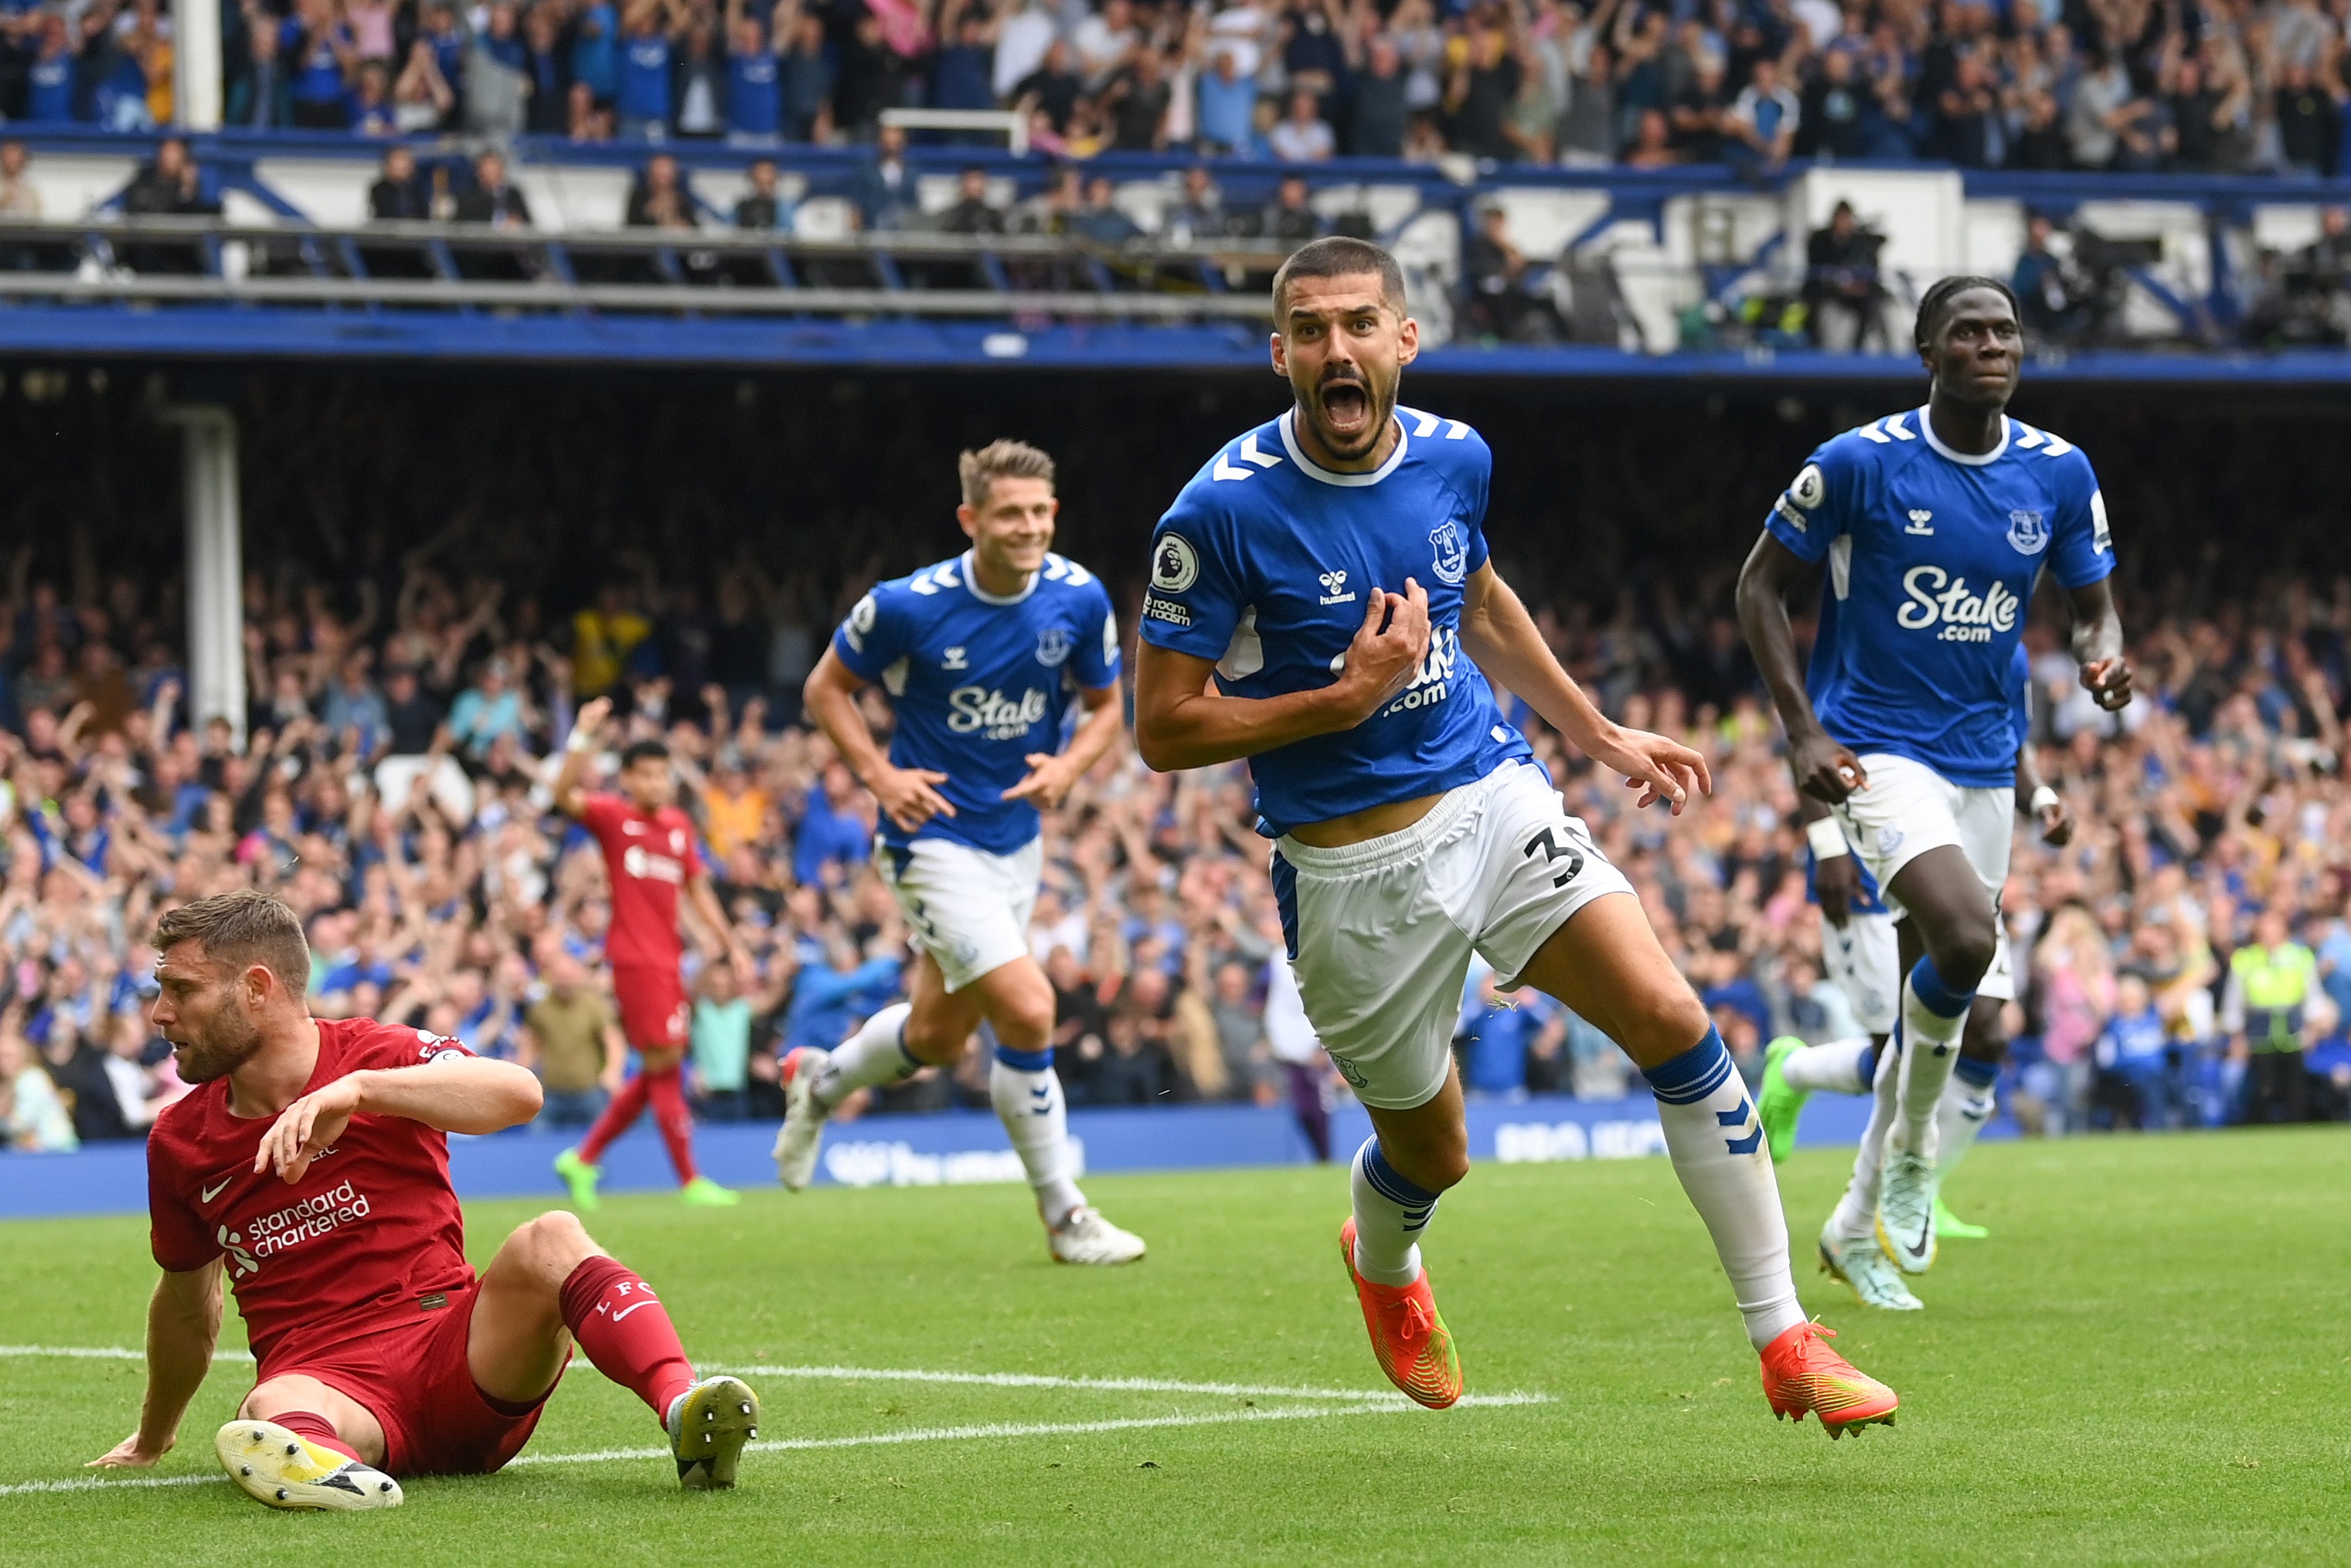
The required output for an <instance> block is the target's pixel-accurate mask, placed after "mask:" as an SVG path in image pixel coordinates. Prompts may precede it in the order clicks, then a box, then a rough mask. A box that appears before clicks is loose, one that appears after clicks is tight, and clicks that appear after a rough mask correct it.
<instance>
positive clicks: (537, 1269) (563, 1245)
mask: <svg viewBox="0 0 2351 1568" xmlns="http://www.w3.org/2000/svg"><path fill="white" fill-rule="evenodd" d="M509 1245H511V1246H513V1247H515V1248H517V1249H518V1250H519V1251H520V1252H521V1254H522V1260H523V1261H524V1262H525V1263H526V1264H528V1266H529V1268H530V1270H531V1271H532V1272H533V1273H538V1274H545V1275H550V1276H552V1277H554V1278H556V1279H558V1280H560V1279H562V1278H563V1277H565V1276H566V1275H568V1274H569V1273H570V1272H571V1270H574V1269H576V1268H578V1267H579V1266H580V1262H581V1260H584V1259H589V1258H593V1257H595V1256H596V1255H597V1254H598V1253H599V1252H601V1251H602V1250H603V1249H601V1248H600V1247H598V1246H597V1245H596V1242H595V1239H593V1238H592V1237H590V1235H589V1234H588V1228H587V1227H586V1226H584V1225H582V1224H580V1217H579V1216H578V1215H575V1214H572V1213H570V1212H569V1210H566V1209H560V1208H556V1209H549V1211H548V1212H547V1213H545V1214H542V1215H540V1216H539V1217H538V1218H536V1219H533V1220H528V1221H527V1222H525V1223H524V1225H523V1227H522V1228H520V1229H518V1230H517V1231H516V1232H515V1233H514V1239H513V1240H512V1241H511V1242H510V1243H509Z"/></svg>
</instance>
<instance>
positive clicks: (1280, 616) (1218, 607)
mask: <svg viewBox="0 0 2351 1568" xmlns="http://www.w3.org/2000/svg"><path fill="white" fill-rule="evenodd" d="M1292 417H1293V415H1292V414H1289V413H1285V414H1283V415H1282V416H1281V417H1280V418H1279V419H1276V420H1273V421H1272V422H1270V423H1266V424H1261V425H1259V426H1258V427H1257V428H1256V429H1255V430H1252V431H1250V432H1249V434H1246V435H1244V436H1242V437H1241V438H1240V439H1239V440H1238V441H1236V442H1234V443H1233V444H1231V445H1229V446H1228V447H1226V448H1225V449H1224V450H1223V451H1222V452H1220V453H1218V454H1217V456H1216V458H1215V459H1214V460H1213V461H1212V462H1210V463H1209V464H1208V465H1207V466H1206V467H1204V468H1202V469H1201V470H1200V471H1199V472H1198V473H1197V474H1196V475H1194V476H1192V482H1191V483H1190V484H1188V485H1186V486H1184V492H1183V494H1181V495H1179V496H1177V497H1175V505H1174V506H1173V507H1169V508H1168V510H1167V515H1166V516H1165V517H1162V518H1161V519H1160V520H1159V528H1158V531H1157V533H1156V534H1155V535H1154V536H1153V538H1152V542H1151V588H1150V591H1149V592H1148V593H1147V594H1146V595H1145V596H1144V601H1143V626H1142V632H1143V635H1144V636H1145V637H1147V638H1149V639H1150V640H1151V642H1152V643H1153V644H1154V645H1155V646H1157V647H1161V648H1166V649H1170V650H1172V651H1174V652H1175V653H1189V654H1192V655H1194V656H1195V657H1197V658H1202V659H1213V660H1215V661H1216V662H1217V685H1218V686H1219V687H1220V688H1221V689H1222V690H1223V691H1224V692H1225V693H1226V695H1229V696H1238V697H1272V696H1280V695H1284V694H1286V693H1290V692H1297V691H1307V690H1311V689H1314V688H1317V687H1321V686H1327V685H1330V684H1331V681H1332V677H1333V676H1334V674H1336V673H1337V669H1338V666H1339V664H1341V662H1342V659H1343V655H1344V654H1345V653H1346V651H1347V645H1348V643H1352V642H1353V640H1354V637H1355V633H1356V632H1358V631H1360V630H1361V629H1362V627H1363V624H1364V602H1365V601H1364V595H1365V594H1367V593H1369V592H1371V591H1374V590H1375V589H1384V590H1386V591H1389V592H1391V593H1402V592H1403V591H1405V579H1406V578H1411V579H1414V580H1416V581H1418V582H1419V584H1420V585H1421V587H1422V588H1424V589H1426V591H1427V593H1428V618H1429V623H1430V628H1431V635H1430V638H1429V648H1428V657H1427V659H1426V661H1425V662H1424V663H1423V664H1422V665H1421V667H1420V669H1419V670H1418V671H1416V673H1415V674H1414V675H1413V678H1412V682H1411V684H1410V685H1407V686H1406V687H1405V689H1404V690H1403V691H1401V692H1399V693H1398V694H1396V695H1395V697H1394V698H1392V699H1390V701H1389V702H1388V703H1387V704H1386V705H1385V706H1383V707H1382V708H1381V709H1380V711H1379V712H1378V713H1376V714H1374V715H1373V716H1371V717H1370V718H1368V719H1366V720H1364V722H1363V723H1362V724H1360V725H1357V726H1356V727H1354V728H1353V729H1350V730H1343V731H1341V732H1340V733H1338V734H1336V735H1323V736H1316V737H1311V738H1310V739H1307V740H1301V741H1297V742H1295V743H1293V744H1291V745H1289V746H1285V747H1279V748H1277V749H1275V750H1272V751H1269V752H1265V753H1263V754H1262V755H1259V756H1257V757H1253V758H1249V772H1250V775H1251V776H1252V777H1253V778H1254V779H1256V781H1257V796H1258V800H1257V806H1258V812H1259V816H1260V817H1261V818H1263V821H1262V823H1261V824H1260V831H1265V832H1267V833H1270V834H1275V833H1282V832H1286V831H1289V830H1290V829H1291V828H1293V827H1296V826H1298V825H1300V824H1301V823H1305V822H1322V821H1329V820H1330V819H1332V818H1333V817H1343V816H1345V815H1347V814H1348V813H1349V812H1351V811H1360V810H1364V809H1366V808H1367V807H1372V806H1380V805H1385V804H1387V803H1388V802H1390V801H1394V800H1411V799H1413V798H1414V797H1415V796H1419V795H1430V794H1435V793H1437V791H1439V790H1444V789H1453V788H1454V787H1456V786H1458V785H1461V784H1467V783H1469V782H1470V781H1472V780H1473V779H1481V778H1483V777H1484V776H1485V775H1486V774H1488V773H1489V772H1491V771H1493V769H1494V768H1497V767H1499V766H1500V765H1501V763H1502V762H1504V761H1505V760H1507V759H1509V758H1514V757H1524V756H1527V755H1529V749H1528V747H1527V743H1526V740H1525V738H1524V737H1521V736H1520V734H1519V732H1518V731H1517V730H1515V729H1513V728H1512V727H1510V725H1509V724H1507V723H1505V722H1504V720H1503V718H1502V716H1501V714H1500V713H1499V711H1497V709H1496V708H1495V706H1494V695H1493V692H1492V690H1491V689H1490V688H1489V686H1488V685H1487V684H1486V677H1485V676H1484V675H1483V674H1479V670H1478V667H1477V665H1475V664H1471V663H1470V662H1469V661H1468V658H1466V657H1465V656H1464V655H1463V654H1462V652H1461V605H1462V598H1463V593H1462V585H1463V584H1464V583H1465V582H1467V581H1468V578H1469V574H1470V573H1471V572H1473V571H1476V570H1478V569H1479V567H1481V566H1484V565H1485V564H1486V530H1485V522H1486V492H1487V485H1488V480H1489V477H1490V476H1491V474H1492V470H1493V455H1492V454H1491V453H1489V451H1488V450H1487V449H1486V444H1485V442H1483V441H1482V440H1480V439H1479V436H1478V434H1477V433H1476V432H1475V431H1473V430H1471V429H1470V428H1469V427H1468V425H1466V424H1464V423H1461V422H1460V421H1459V420H1458V419H1457V420H1448V419H1441V418H1439V417H1438V416H1437V415H1436V414H1433V413H1420V412H1419V411H1417V410H1415V409H1408V408H1399V409H1397V410H1396V411H1395V417H1396V420H1397V423H1398V426H1399V428H1400V429H1401V431H1402V435H1401V438H1400V439H1399V440H1398V441H1397V442H1396V447H1395V453H1394V455H1391V456H1390V457H1389V458H1388V460H1387V461H1386V462H1385V463H1384V464H1382V465H1380V466H1379V467H1378V468H1377V469H1375V470H1374V471H1372V472H1370V473H1364V474H1337V473H1332V472H1331V471H1330V470H1328V469H1325V468H1322V467H1319V466H1317V465H1315V464H1313V463H1311V462H1310V461H1308V459H1307V458H1306V456H1305V455H1304V454H1303V453H1301V451H1300V450H1299V447H1298V443H1297V438H1296V436H1295V435H1294V434H1292V432H1291V429H1290V420H1291V419H1292Z"/></svg>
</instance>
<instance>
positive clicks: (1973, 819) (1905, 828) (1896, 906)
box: [1835, 751, 2016, 920]
mask: <svg viewBox="0 0 2351 1568" xmlns="http://www.w3.org/2000/svg"><path fill="white" fill-rule="evenodd" d="M1860 761H1861V767H1862V771H1863V772H1865V773H1866V774H1867V775H1868V776H1869V786H1868V788H1867V789H1856V790H1855V791H1854V792H1853V793H1852V794H1850V795H1848V796H1846V797H1845V798H1844V804H1843V805H1841V806H1839V807H1837V808H1836V809H1835V810H1836V815H1837V820H1838V821H1840V822H1842V823H1843V824H1844V836H1845V837H1846V838H1847V839H1849V840H1851V841H1853V845H1854V848H1855V850H1856V851H1857V852H1859V853H1860V855H1861V862H1862V864H1864V865H1865V866H1867V867H1868V868H1869V874H1870V875H1871V876H1873V877H1875V878H1876V879H1877V888H1878V896H1879V897H1880V898H1882V899H1884V900H1885V902H1886V908H1888V909H1890V910H1892V911H1893V912H1894V918H1895V919H1896V920H1899V919H1901V918H1902V917H1903V909H1902V905H1901V904H1900V902H1899V901H1898V900H1896V898H1895V896H1894V878H1895V876H1896V874H1897V873H1900V871H1901V870H1902V868H1903V867H1904V866H1907V865H1908V864H1909V863H1910V862H1912V861H1914V860H1917V858H1918V857H1919V856H1920V855H1922V854H1925V853H1926V852H1928V850H1933V849H1940V848H1941V847H1942V846H1943V845H1945V844H1957V845H1958V846H1959V852H1960V853H1961V854H1964V855H1966V856H1967V857H1968V864H1969V865H1970V866H1972V867H1974V868H1975V873H1976V876H1977V878H1978V880H1980V882H1982V883H1983V886H1984V891H1985V892H1986V893H1988V894H1991V905H1992V907H1993V908H1994V909H1998V908H1999V907H2000V894H2001V887H2002V886H2003V885H2005V884H2006V883H2007V882H2008V849H2009V840H2010V839H2011V837H2012V836H2013V835H2014V833H2015V831H2016V791H2015V790H2014V789H2011V788H2009V787H2007V786H2004V785H2003V786H1998V787H1993V788H1988V789H1987V788H1977V787H1972V786H1966V785H1959V784H1954V783H1952V782H1951V781H1950V780H1949V779H1945V778H1944V777H1943V776H1942V775H1941V774H1939V773H1938V772H1936V771H1935V770H1934V769H1933V768H1929V767H1928V766H1927V765H1926V764H1925V763H1923V762H1913V761H1912V760H1911V759H1910V758H1907V757H1895V756H1892V755H1890V754H1888V753H1886V752H1882V751H1873V752H1871V753H1870V754H1869V755H1867V756H1866V757H1864V758H1861V759H1860Z"/></svg>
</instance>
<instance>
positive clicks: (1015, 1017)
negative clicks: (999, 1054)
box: [988, 991, 1053, 1051]
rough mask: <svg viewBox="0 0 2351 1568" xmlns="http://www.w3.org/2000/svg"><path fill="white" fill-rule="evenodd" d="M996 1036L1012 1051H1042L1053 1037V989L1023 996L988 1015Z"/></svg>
mask: <svg viewBox="0 0 2351 1568" xmlns="http://www.w3.org/2000/svg"><path fill="white" fill-rule="evenodd" d="M988 1023H989V1025H990V1026H991V1027H992V1028H993V1029H994V1030H996V1038H997V1039H998V1040H1001V1041H1002V1042H1003V1043H1005V1044H1006V1045H1008V1046H1010V1047H1011V1048H1012V1049H1013V1050H1015V1051H1042V1050H1044V1049H1045V1046H1046V1044H1047V1042H1048V1041H1050V1040H1051V1039H1052V1038H1053V993H1052V992H1050V991H1048V992H1046V993H1045V995H1044V996H1043V997H1041V998H1036V997H1024V998H1020V1000H1019V1002H1017V1003H1016V1004H1014V1005H1013V1006H1011V1007H1008V1008H1006V1009H1002V1010H1001V1014H1000V1016H998V1017H997V1018H993V1019H989V1020H988Z"/></svg>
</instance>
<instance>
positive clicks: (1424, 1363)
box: [1339, 1215, 1461, 1410]
mask: <svg viewBox="0 0 2351 1568" xmlns="http://www.w3.org/2000/svg"><path fill="white" fill-rule="evenodd" d="M1339 1257H1340V1259H1341V1260H1343V1262H1344V1263H1345V1264H1346V1265H1347V1278H1349V1279H1350V1280H1353V1281H1354V1282H1355V1300H1356V1301H1358V1302H1360V1303H1361V1304H1362V1306H1363V1309H1364V1328H1365V1329H1367V1330H1369V1331H1370V1333H1371V1336H1372V1354H1374V1355H1375V1356H1377V1357H1379V1361H1380V1370H1381V1371H1382V1372H1384V1373H1386V1374H1387V1375H1388V1381H1389V1382H1390V1383H1393V1384H1395V1385H1396V1386H1397V1387H1398V1388H1401V1389H1403V1390H1404V1391H1405V1393H1406V1394H1408V1395H1410V1396H1412V1397H1413V1398H1415V1399H1416V1400H1418V1401H1419V1402H1420V1403H1421V1404H1423V1405H1426V1406H1428V1407H1429V1408H1430V1409H1432V1410H1442V1409H1444V1408H1445V1407H1446V1406H1447V1405H1450V1404H1452V1403H1453V1402H1454V1401H1455V1400H1456V1399H1458V1398H1460V1397H1461V1358H1460V1357H1459V1356H1458V1355H1457V1354H1454V1350H1453V1334H1452V1331H1450V1330H1449V1329H1447V1327H1446V1326H1445V1320H1444V1318H1442V1317H1440V1316H1439V1315H1438V1314H1437V1297H1436V1295H1435V1293H1434V1292H1432V1291H1430V1290H1429V1288H1428V1270H1426V1269H1423V1270H1421V1271H1420V1278H1419V1279H1417V1280H1415V1281H1413V1282H1412V1283H1411V1284H1409V1285H1375V1284H1374V1283H1372V1281H1369V1280H1366V1279H1364V1277H1363V1276H1362V1275H1361V1274H1358V1273H1356V1272H1355V1220H1354V1217H1353V1215H1350V1216H1348V1218H1347V1223H1346V1224H1344V1225H1343V1226H1341V1227H1340V1228H1339Z"/></svg>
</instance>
